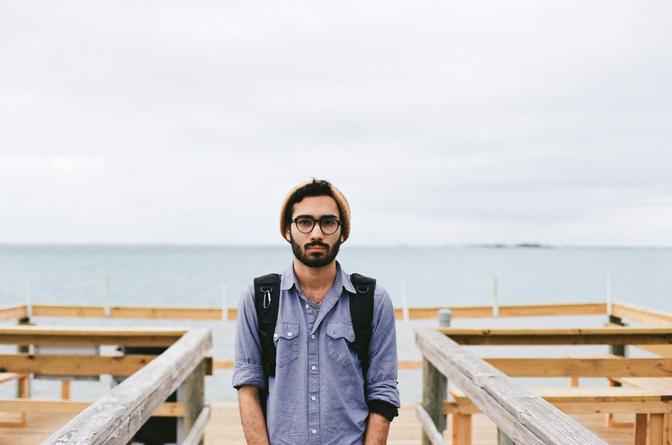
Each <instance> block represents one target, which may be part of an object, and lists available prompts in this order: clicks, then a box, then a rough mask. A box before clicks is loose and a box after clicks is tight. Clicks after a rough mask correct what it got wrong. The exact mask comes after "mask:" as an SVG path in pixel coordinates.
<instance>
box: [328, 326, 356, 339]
mask: <svg viewBox="0 0 672 445" xmlns="http://www.w3.org/2000/svg"><path fill="white" fill-rule="evenodd" d="M327 335H328V336H329V337H331V338H333V339H335V340H337V339H339V338H344V339H346V340H347V341H349V342H350V343H352V342H354V341H355V330H354V329H353V328H352V324H350V323H343V322H340V321H332V322H331V323H329V325H327Z"/></svg>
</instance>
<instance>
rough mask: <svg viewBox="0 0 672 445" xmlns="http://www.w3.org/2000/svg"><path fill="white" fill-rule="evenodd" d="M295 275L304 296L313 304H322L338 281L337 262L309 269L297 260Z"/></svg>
mask: <svg viewBox="0 0 672 445" xmlns="http://www.w3.org/2000/svg"><path fill="white" fill-rule="evenodd" d="M294 274H295V275H296V279H297V280H299V286H301V292H303V295H304V296H305V297H306V298H308V299H309V300H310V301H311V302H313V303H316V304H321V303H322V300H324V297H325V295H326V294H327V292H328V291H329V289H330V288H331V286H332V285H333V284H334V280H336V260H334V261H332V262H331V263H329V264H327V265H326V266H323V267H308V266H306V265H305V264H303V263H302V262H301V261H299V260H297V259H296V258H295V259H294Z"/></svg>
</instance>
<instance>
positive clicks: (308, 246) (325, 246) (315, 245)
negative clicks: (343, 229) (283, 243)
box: [303, 241, 329, 250]
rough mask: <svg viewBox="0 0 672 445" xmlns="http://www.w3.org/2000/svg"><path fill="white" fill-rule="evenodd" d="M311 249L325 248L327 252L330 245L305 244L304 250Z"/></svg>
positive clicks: (316, 242)
mask: <svg viewBox="0 0 672 445" xmlns="http://www.w3.org/2000/svg"><path fill="white" fill-rule="evenodd" d="M311 247H323V248H325V249H327V250H329V244H325V243H322V242H320V241H313V242H312V243H308V244H304V245H303V248H304V249H310V248H311Z"/></svg>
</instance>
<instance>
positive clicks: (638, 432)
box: [635, 414, 648, 445]
mask: <svg viewBox="0 0 672 445" xmlns="http://www.w3.org/2000/svg"><path fill="white" fill-rule="evenodd" d="M647 420H648V416H647V415H646V414H637V415H635V445H646V429H647Z"/></svg>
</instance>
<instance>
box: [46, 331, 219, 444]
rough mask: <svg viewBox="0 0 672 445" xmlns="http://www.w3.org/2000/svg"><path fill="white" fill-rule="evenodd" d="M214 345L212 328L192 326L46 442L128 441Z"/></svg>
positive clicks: (124, 442)
mask: <svg viewBox="0 0 672 445" xmlns="http://www.w3.org/2000/svg"><path fill="white" fill-rule="evenodd" d="M211 347H212V335H211V333H210V331H209V330H203V329H193V330H190V331H189V332H187V333H186V334H185V335H184V336H182V338H180V339H179V340H178V341H177V342H176V343H175V344H174V345H172V346H171V347H169V348H168V349H167V350H166V351H165V352H164V353H163V354H161V355H160V356H158V357H157V358H156V359H154V360H152V362H151V363H149V364H147V366H145V367H144V368H142V369H141V370H139V371H138V372H136V373H135V374H133V375H132V376H130V377H129V378H128V379H126V380H124V381H123V382H122V383H121V384H120V385H118V386H116V387H114V388H113V389H112V390H111V391H109V392H108V393H107V394H105V395H104V396H102V397H101V398H99V399H98V400H96V401H95V402H94V403H93V404H92V405H91V406H90V407H89V408H87V409H86V410H84V411H82V413H80V414H79V415H78V416H77V417H75V418H74V419H73V420H72V421H70V422H68V424H67V425H65V426H63V427H62V428H61V429H59V430H58V431H57V432H56V433H54V434H53V435H52V436H51V437H50V438H49V439H48V440H47V441H46V442H44V445H58V444H62V443H68V444H69V445H85V444H86V445H97V444H106V445H125V444H126V443H127V442H128V441H129V440H130V439H131V437H133V435H134V434H135V432H136V431H137V430H138V429H139V428H140V426H141V425H142V424H144V423H145V421H146V420H147V419H148V418H149V416H150V413H152V412H154V411H155V410H156V408H157V407H158V406H159V405H160V404H161V403H162V402H163V401H164V400H165V399H166V398H167V397H168V396H169V395H170V394H172V393H173V392H174V391H175V390H176V389H177V388H178V386H179V385H180V384H181V383H182V382H183V381H184V380H185V379H186V378H187V377H188V376H189V375H190V374H191V373H192V372H193V370H194V369H195V368H196V366H198V364H199V363H201V361H202V360H203V359H204V358H205V356H206V354H207V351H208V350H209V349H210V348H211Z"/></svg>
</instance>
